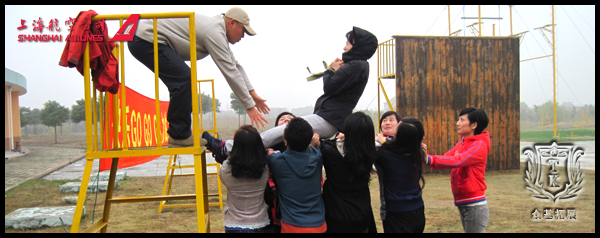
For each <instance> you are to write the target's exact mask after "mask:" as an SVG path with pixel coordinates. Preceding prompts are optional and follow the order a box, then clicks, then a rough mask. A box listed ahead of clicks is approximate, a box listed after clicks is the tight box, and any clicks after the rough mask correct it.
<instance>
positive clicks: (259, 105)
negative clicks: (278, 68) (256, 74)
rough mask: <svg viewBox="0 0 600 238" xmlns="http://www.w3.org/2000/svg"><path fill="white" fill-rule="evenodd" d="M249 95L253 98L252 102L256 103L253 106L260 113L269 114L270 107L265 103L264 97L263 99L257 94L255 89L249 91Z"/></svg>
mask: <svg viewBox="0 0 600 238" xmlns="http://www.w3.org/2000/svg"><path fill="white" fill-rule="evenodd" d="M250 96H251V97H252V100H254V103H256V105H255V107H256V109H257V110H258V111H259V112H260V113H262V114H269V111H271V108H269V106H268V105H267V103H266V101H267V100H266V99H263V98H261V97H260V96H258V94H257V93H256V91H255V90H252V91H250Z"/></svg>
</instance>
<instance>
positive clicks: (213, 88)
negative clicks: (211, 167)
mask: <svg viewBox="0 0 600 238" xmlns="http://www.w3.org/2000/svg"><path fill="white" fill-rule="evenodd" d="M210 82H211V84H212V96H213V124H214V125H213V128H214V129H215V137H217V136H218V135H217V132H216V131H218V130H217V107H216V106H217V105H216V104H215V100H216V99H215V98H216V96H215V80H214V79H213V80H211V81H210ZM217 171H219V166H217ZM219 181H221V180H219ZM219 184H221V183H220V182H219ZM219 189H221V186H219ZM221 210H223V208H221Z"/></svg>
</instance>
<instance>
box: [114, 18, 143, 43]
mask: <svg viewBox="0 0 600 238" xmlns="http://www.w3.org/2000/svg"><path fill="white" fill-rule="evenodd" d="M139 20H140V14H131V16H129V18H127V21H125V24H123V26H122V27H121V29H119V31H117V34H115V37H113V38H112V39H110V40H109V41H132V40H133V34H135V29H136V28H137V24H138V21H139Z"/></svg>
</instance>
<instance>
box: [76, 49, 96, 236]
mask: <svg viewBox="0 0 600 238" xmlns="http://www.w3.org/2000/svg"><path fill="white" fill-rule="evenodd" d="M85 44H86V47H85V51H84V53H83V85H84V94H85V102H86V104H88V103H89V102H90V101H91V100H90V46H89V44H90V43H89V42H86V43H85ZM91 119H92V110H91V108H90V106H89V105H86V106H85V134H86V135H85V136H86V142H87V152H88V153H89V152H91V151H92V143H93V142H92V138H91V136H92V125H91V124H92V120H91ZM93 164H94V160H93V159H90V158H87V156H86V162H85V169H84V170H83V178H82V180H81V187H80V189H79V197H78V198H77V206H76V207H75V215H74V217H73V225H71V233H77V232H78V231H79V222H80V221H81V214H82V213H83V206H84V203H85V195H86V193H87V187H88V183H89V182H90V174H91V173H92V165H93Z"/></svg>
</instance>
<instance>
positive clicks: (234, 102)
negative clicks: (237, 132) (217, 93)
mask: <svg viewBox="0 0 600 238" xmlns="http://www.w3.org/2000/svg"><path fill="white" fill-rule="evenodd" d="M229 98H231V109H233V110H234V111H235V113H236V114H238V126H240V116H241V115H244V121H245V120H246V116H245V115H246V107H244V105H243V104H242V102H241V101H240V100H239V99H238V98H237V97H236V96H235V94H234V93H233V92H232V93H231V94H229Z"/></svg>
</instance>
